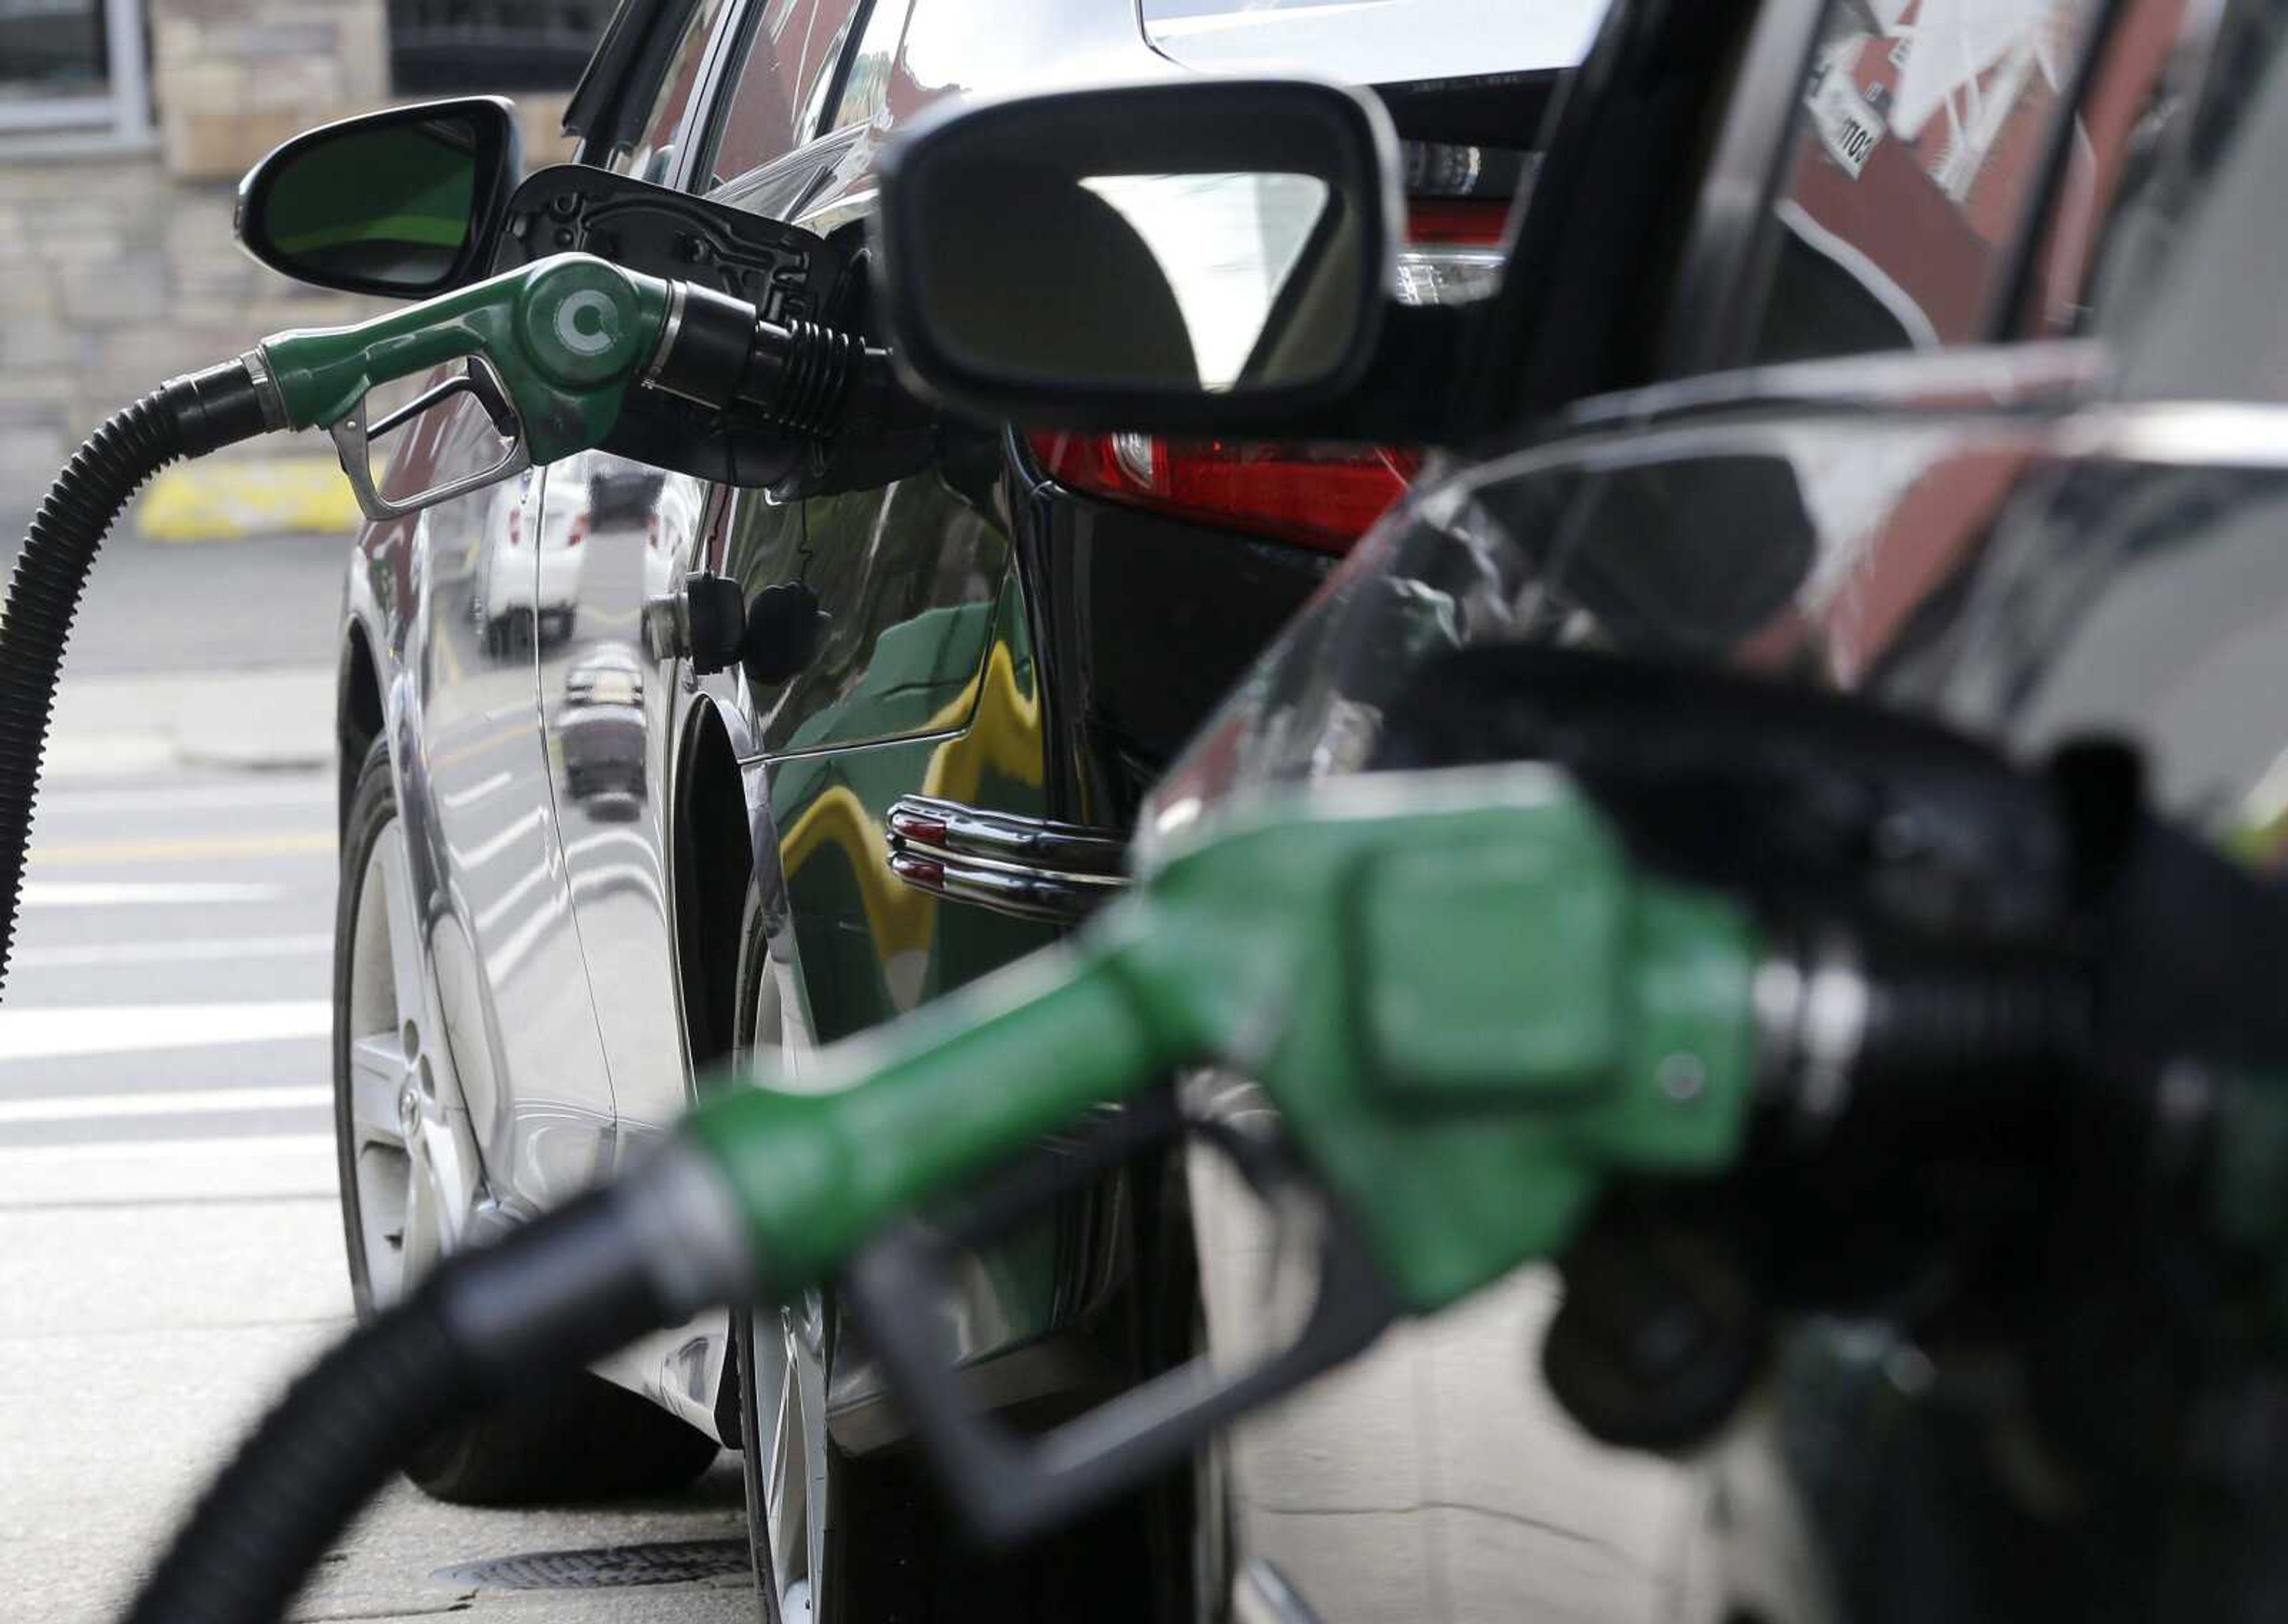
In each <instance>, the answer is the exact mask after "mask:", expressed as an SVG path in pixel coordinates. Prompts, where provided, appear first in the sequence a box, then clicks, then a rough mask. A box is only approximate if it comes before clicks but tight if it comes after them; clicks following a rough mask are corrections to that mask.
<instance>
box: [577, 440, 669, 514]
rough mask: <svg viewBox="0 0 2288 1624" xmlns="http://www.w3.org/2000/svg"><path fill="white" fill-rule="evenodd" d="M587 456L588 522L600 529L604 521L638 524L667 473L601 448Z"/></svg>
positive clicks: (656, 494) (649, 510)
mask: <svg viewBox="0 0 2288 1624" xmlns="http://www.w3.org/2000/svg"><path fill="white" fill-rule="evenodd" d="M588 460H589V472H588V522H589V523H590V524H591V525H592V526H594V527H596V528H597V529H599V530H600V529H602V528H604V527H606V526H607V525H634V524H641V523H642V522H643V520H644V519H645V516H646V515H647V514H648V513H650V512H651V511H652V503H654V502H655V501H656V500H657V499H658V496H659V494H660V487H661V486H662V485H663V484H664V483H665V481H666V479H667V476H666V475H665V474H663V473H662V472H660V471H659V470H658V469H656V468H647V467H646V466H644V464H642V463H632V462H629V461H627V460H626V459H625V458H624V457H616V456H604V455H603V454H602V453H600V452H592V453H590V454H589V459H588Z"/></svg>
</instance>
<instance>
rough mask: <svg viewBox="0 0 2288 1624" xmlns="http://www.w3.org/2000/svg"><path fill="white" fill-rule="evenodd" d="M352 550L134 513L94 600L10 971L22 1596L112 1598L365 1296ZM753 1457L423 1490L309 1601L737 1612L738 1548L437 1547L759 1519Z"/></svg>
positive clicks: (744, 1594) (671, 1532) (707, 1529)
mask: <svg viewBox="0 0 2288 1624" xmlns="http://www.w3.org/2000/svg"><path fill="white" fill-rule="evenodd" d="M179 560H187V561H189V564H188V566H186V564H184V563H182V562H179ZM343 561H344V555H343V551H342V549H341V547H340V544H339V543H325V542H320V541H313V540H304V541H300V542H296V543H230V544H228V545H224V546H215V547H197V548H164V549H162V548H155V547H152V546H149V545H147V544H139V543H134V542H132V541H129V542H125V543H118V544H115V546H114V547H113V548H111V549H109V550H107V555H106V557H105V558H103V559H102V560H101V561H100V562H99V566H98V569H97V574H96V579H95V581H94V582H93V585H92V587H91V592H90V595H89V599H88V606H87V608H86V610H85V611H84V612H83V614H82V616H81V627H82V631H81V634H80V635H79V637H78V638H76V639H75V648H74V650H73V653H72V655H71V657H70V659H69V660H68V662H67V667H66V670H67V676H66V684H65V690H64V693H63V696H62V699H61V702H60V712H59V721H58V729H59V731H58V735H57V748H56V749H55V751H54V756H53V761H54V766H53V769H52V776H51V778H50V780H49V782H48V785H47V788H46V789H45V791H44V794H43V795H42V797H41V801H40V808H39V814H38V820H37V824H36V834H35V841H34V850H33V859H32V866H31V872H30V875H29V884H28V891H27V895H26V903H25V908H24V911H23V914H22V915H21V918H20V925H19V930H18V935H17V949H16V955H15V963H14V966H13V968H12V970H11V972H10V977H9V981H8V985H7V987H6V989H5V997H4V1002H0V1616H5V1617H8V1618H23V1619H41V1620H99V1619H103V1618H106V1617H107V1616H110V1615H111V1614H112V1613H113V1612H115V1610H116V1608H117V1607H118V1606H119V1605H120V1604H121V1603H122V1602H123V1599H124V1598H125V1597H126V1596H128V1595H129V1594H130V1593H131V1590H132V1588H133V1587H134V1585H135V1584H136V1582H137V1581H138V1580H139V1578H140V1577H141V1576H142V1574H143V1573H145V1572H146V1571H147V1568H148V1566H149V1565H150V1564H151V1563H152V1562H153V1561H154V1560H155V1557H156V1555H157V1551H158V1549H159V1545H160V1542H161V1541H163V1539H164V1538H165V1537H166V1535H167V1533H169V1531H170V1530H171V1528H172V1526H173V1525H174V1524H175V1522H176V1520H177V1519H178V1517H179V1516H180V1515H181V1513H182V1511H183V1509H184V1508H185V1506H186V1504H187V1501H188V1499H189V1497H190V1496H191V1495H192V1494H193V1493H195V1492H196V1490H197V1488H198V1487H199V1485H201V1484H202V1483H203V1481H204V1480H205V1479H206V1478H207V1477H209V1476H210V1475H211V1472H212V1471H213V1470H215V1469H216V1468H217V1467H218V1465H219V1464H220V1462H221V1461H222V1460H223V1459H224V1458H225V1457H226V1452H227V1450H228V1448H229V1447H230V1446H231V1444H232V1442H233V1440H234V1438H236V1437H237V1435H238V1434H239V1432H240V1431H241V1430H242V1429H243V1428H244V1427H245V1426H246V1425H247V1424H248V1423H249V1422H250V1420H251V1419H252V1418H253V1417H254V1416H255V1415H256V1414H258V1413H259V1411H260V1409H261V1408H262V1407H263V1406H265V1405H266V1403H267V1402H269V1401H270V1400H271V1399H272V1398H274V1396H275V1395H276V1394H277V1392H278V1391H279V1390H281V1388H282V1385H283V1384H284V1382H286V1381H287V1380H288V1379H289V1378H290V1375H291V1374H292V1373H293V1371H294V1370H296V1369H297V1368H298V1367H299V1366H300V1365H301V1364H303V1363H304V1362H306V1360H307V1359H309V1358H310V1357H312V1355H313V1354H314V1352H315V1351H317V1350H318V1349H319V1348H320V1347H322V1345H323V1344H324V1343H326V1342H327V1341H328V1340H330V1338H332V1337H335V1336H337V1335H339V1334H340V1333H341V1331H342V1330H343V1329H344V1327H346V1324H347V1322H348V1314H349V1296H348V1289H347V1284H346V1274H345V1271H344V1264H343V1260H342V1235H341V1227H340V1218H339V1213H338V1207H337V1205H336V1200H335V1190H334V1166H333V1153H332V1147H331V1137H330V1123H331V1107H330V1103H329V1102H330V1076H329V1073H330V1067H329V1063H328V1058H327V1042H328V1039H327V1035H326V1034H327V1031H328V1026H329V1021H330V954H331V931H332V909H333V889H334V865H335V856H334V816H335V812H334V778H333V772H332V767H331V763H330V690H331V681H332V679H331V672H330V647H331V639H332V629H333V625H334V618H333V617H334V614H335V604H336V601H337V595H338V583H339V580H340V570H341V567H342V564H343ZM737 1466H738V1462H737V1457H735V1456H734V1455H728V1454H727V1455H724V1456H722V1457H720V1458H719V1461H718V1462H717V1464H716V1466H715V1467H714V1469H713V1470H711V1473H710V1475H709V1476H708V1477H706V1478H704V1479H703V1481H702V1482H701V1483H700V1484H699V1485H697V1486H696V1487H695V1489H693V1490H691V1491H689V1492H687V1493H684V1494H681V1495H678V1496H675V1497H673V1498H672V1499H670V1500H663V1501H658V1502H656V1503H648V1504H637V1505H620V1506H613V1507H608V1508H604V1509H585V1508H584V1509H534V1510H519V1511H501V1512H486V1511H473V1510H468V1509H460V1508H454V1507H448V1506H442V1505H440V1504H437V1503H435V1502H433V1501H428V1500H426V1499H425V1498H424V1497H422V1496H421V1495H420V1494H419V1493H417V1492H416V1491H414V1490H412V1489H411V1488H410V1487H409V1485H403V1484H400V1485H396V1486H394V1487H393V1489H392V1490H391V1491H390V1492H389V1493H387V1494H386V1495H385V1497H384V1499H383V1500H382V1501H381V1502H380V1503H379V1504H378V1505H377V1507H376V1508H375V1509H374V1510H373V1511H372V1512H371V1513H370V1514H369V1516H368V1517H366V1518H365V1519H364V1521H363V1522H362V1523H361V1524H360V1525H358V1527H357V1528H356V1529H355V1530H354V1532H353V1533H352V1534H351V1535H350V1537H349V1538H348V1539H347V1540H346V1541H344V1543H343V1544H342V1546H341V1547H340V1548H339V1549H338V1550H337V1551H336V1552H334V1553H333V1554H332V1556H331V1557H330V1558H329V1559H328V1561H327V1562H326V1563H325V1565H323V1567H322V1571H321V1573H320V1574H319V1576H318V1578H317V1580H316V1581H315V1582H314V1585H313V1586H312V1588H310V1590H309V1591H308V1592H307V1593H306V1595H305V1596H304V1597H303V1598H302V1600H301V1602H300V1604H299V1605H298V1609H297V1611H296V1613H295V1616H296V1617H297V1618H298V1619H303V1620H347V1619H360V1620H407V1619H417V1618H427V1617H432V1616H434V1615H436V1614H439V1613H444V1612H454V1613H463V1614H466V1615H467V1616H469V1617H471V1618H473V1619H476V1620H486V1619H498V1620H539V1619H546V1620H563V1621H565V1624H580V1621H584V1620H603V1619H610V1620H627V1621H640V1624H731V1621H733V1620H737V1621H739V1624H744V1621H745V1620H751V1618H752V1617H753V1616H754V1614H753V1603H752V1601H751V1592H750V1591H749V1589H748V1588H747V1586H746V1582H745V1578H744V1575H743V1574H742V1573H738V1572H736V1571H735V1570H734V1571H730V1572H725V1573H718V1574H717V1575H716V1576H714V1577H713V1578H711V1579H706V1580H696V1581H687V1582H680V1583H673V1584H666V1585H660V1586H655V1587H651V1588H619V1589H586V1590H515V1589H508V1588H488V1587H481V1586H478V1585H474V1584H473V1583H472V1582H471V1581H470V1580H467V1579H466V1578H450V1579H440V1578H438V1577H436V1575H437V1573H438V1571H439V1570H440V1569H443V1568H448V1567H454V1566H459V1565H467V1564H472V1563H478V1562H482V1561H486V1560H489V1559H492V1558H497V1557H507V1556H512V1555H516V1554H520V1553H529V1552H540V1551H555V1550H566V1549H587V1548H592V1547H600V1546H646V1545H650V1544H654V1543H655V1542H658V1541H715V1542H721V1541H733V1540H736V1539H737V1538H738V1537H739V1536H740V1533H741V1530H742V1528H743V1517H742V1512H741V1507H740V1490H739V1481H738V1470H737Z"/></svg>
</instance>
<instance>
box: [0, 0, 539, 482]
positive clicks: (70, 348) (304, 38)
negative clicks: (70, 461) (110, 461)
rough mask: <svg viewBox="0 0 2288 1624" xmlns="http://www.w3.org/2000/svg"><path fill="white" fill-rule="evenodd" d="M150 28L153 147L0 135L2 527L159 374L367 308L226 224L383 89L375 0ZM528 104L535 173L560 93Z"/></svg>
mask: <svg viewBox="0 0 2288 1624" xmlns="http://www.w3.org/2000/svg"><path fill="white" fill-rule="evenodd" d="M150 22H151V31H152V37H151V46H152V58H153V62H152V94H153V100H154V103H155V113H156V116H157V123H158V125H159V130H160V138H161V139H160V143H159V149H158V150H157V151H156V152H153V153H143V154H132V155H125V156H111V157H90V156H44V155H38V154H37V150H36V149H33V148H30V147H23V148H21V149H20V150H18V151H14V152H12V150H11V138H7V137H0V523H6V524H9V525H14V524H16V523H18V522H20V519H21V517H22V515H24V514H25V513H27V512H28V511H29V510H30V509H31V507H32V506H33V505H34V503H36V501H37V500H38V496H39V493H40V492H41V491H42V490H43V489H44V488H45V487H46V485H47V482H48V481H49V479H52V477H53V476H54V473H55V471H56V469H57V468H58V466H60V464H61V463H62V462H63V460H64V459H65V457H67V456H68V455H69V454H70V451H71V448H73V447H74V446H75V445H77V444H78V442H79V441H80V440H81V439H82V438H83V437H84V436H85V435H86V433H87V432H88V431H89V430H90V429H91V428H93V427H94V426H95V425H96V424H98V423H99V422H101V421H102V420H103V418H104V417H105V416H107V415H108V414H109V413H110V412H111V411H113V410H114V409H115V408H117V407H118V406H120V405H121V404H123V402H125V401H128V400H132V399H134V398H135V397H136V396H138V395H139V394H141V393H142V392H145V391H146V390H147V389H149V388H151V387H152V386H153V385H154V384H157V383H159V382H161V381H162V380H163V379H165V378H168V377H171V376H174V375H175V374H176V373H179V372H183V371H187V370H189V369H191V368H195V367H200V366H204V365H206V364H208V363H210V362H212V361H216V360H227V359H228V358H230V357H231V356H233V355H236V354H238V353H240V352H242V351H243V350H245V349H246V348H247V347H248V346H249V345H251V344H252V343H253V342H254V341H255V340H257V339H258V338H260V337H263V336H264V335H265V334H267V333H272V332H275V331H277V330H279V329H282V328H287V327H307V326H314V325H320V324H323V323H328V322H333V321H350V320H354V318H355V317H356V316H357V314H358V313H360V311H361V310H363V309H370V308H373V307H374V306H372V305H371V304H370V303H369V302H366V301H360V300H357V299H352V298H347V297H341V296H338V295H332V294H326V293H321V292H318V291H316V290H314V289H306V288H302V287H298V286H297V285H296V284H294V283H291V282H289V281H287V280H286V279H285V278H283V277H281V276H278V275H276V274H275V273H272V272H270V271H267V270H265V269H264V268H262V267H261V266H259V265H256V264H255V263H254V262H253V261H252V260H251V259H249V258H248V257H246V256H245V255H244V254H242V253H241V252H240V251H239V250H238V247H237V244H236V243H235V242H234V240H233V238H232V236H231V229H230V218H231V201H232V190H233V187H234V185H235V183H236V181H237V179H238V177H239V176H240V175H241V174H242V173H243V172H244V171H245V170H246V168H247V166H248V165H250V163H252V162H254V161H255V160H256V159H258V158H259V157H260V156H261V155H262V154H264V153H265V152H266V151H268V150H269V149H270V148H271V147H273V146H274V145H276V144H277V143H278V142H279V141H281V140H282V139H285V138H286V137H288V136H290V135H293V134H295V133H297V132H298V131H303V130H306V129H308V128H309V127H311V126H312V125H314V124H319V123H325V122H326V121H327V120H329V119H333V118H341V117H346V116H347V115H351V114H354V113H360V112H364V111H367V110H369V109H370V108H372V107H378V106H382V105H384V104H385V103H386V102H387V101H388V100H389V99H390V97H389V92H388V83H387V77H388V52H387V42H386V37H385V21H384V13H383V9H382V5H381V0H152V6H151V12H150ZM517 100H518V106H519V109H520V112H521V113H522V114H523V115H524V117H523V123H524V126H525V153H526V162H527V164H528V166H537V165H539V164H542V163H545V162H553V161H555V160H556V159H558V158H560V157H562V156H566V155H568V148H567V147H566V144H565V143H564V141H563V139H562V138H561V136H560V133H559V128H560V123H561V120H562V116H563V103H564V98H563V97H562V96H561V95H552V96H533V95H529V94H526V95H520V96H519V97H518V99H517ZM271 449H272V448H271V447H268V446H266V445H264V444H261V443H259V442H258V444H257V445H256V446H254V447H251V448H243V450H244V451H245V453H246V454H249V455H260V454H263V453H265V452H267V451H269V450H271ZM299 449H300V450H302V451H304V452H309V451H314V450H322V449H323V447H322V442H319V443H313V444H309V445H304V446H301V447H299Z"/></svg>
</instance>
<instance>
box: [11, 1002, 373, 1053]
mask: <svg viewBox="0 0 2288 1624" xmlns="http://www.w3.org/2000/svg"><path fill="white" fill-rule="evenodd" d="M333 1030H334V1006H333V1002H332V1001H331V1000H330V999H325V998H311V999H303V1000H298V1001H296V1002H290V1003H146V1004H83V1005H77V1006H74V1007H70V1008H65V1009H54V1010H0V1060H41V1059H52V1058H56V1057H58V1056H61V1055H104V1054H126V1053H130V1052H132V1051H136V1050H153V1049H208V1048H214V1047H218V1046H221V1045H226V1044H235V1043H272V1042H281V1041H282V1040H284V1039H288V1038H314V1037H329V1036H331V1035H332V1034H333Z"/></svg>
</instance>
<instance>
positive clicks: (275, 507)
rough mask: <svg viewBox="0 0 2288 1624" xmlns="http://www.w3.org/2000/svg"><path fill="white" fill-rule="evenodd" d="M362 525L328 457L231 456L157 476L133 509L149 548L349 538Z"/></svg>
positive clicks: (352, 499)
mask: <svg viewBox="0 0 2288 1624" xmlns="http://www.w3.org/2000/svg"><path fill="white" fill-rule="evenodd" d="M360 523H361V515H360V514H359V512H358V505H357V498H356V497H355V496H354V495H352V494H351V492H350V486H349V481H348V480H347V479H344V478H342V471H341V469H340V468H339V467H338V465H337V464H336V463H335V462H334V460H333V458H331V457H330V456H260V457H229V458H226V459H224V460H223V461H220V462H209V463H176V464H175V465H174V466H172V467H171V468H165V469H162V470H161V471H160V472H159V475H158V477H157V478H156V479H153V480H152V481H151V488H150V490H149V491H148V492H147V494H146V495H145V496H144V498H143V502H142V504H141V506H140V507H139V508H138V509H137V510H136V515H135V526H136V529H137V531H138V533H139V534H140V535H142V537H143V538H144V539H145V540H146V541H152V542H230V541H238V540H241V539H242V538H244V537H247V536H256V535H298V534H308V533H311V532H316V533H319V534H322V535H337V536H338V535H348V534H350V533H351V532H353V531H354V530H355V529H356V528H357V527H358V525H359V524H360Z"/></svg>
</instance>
